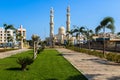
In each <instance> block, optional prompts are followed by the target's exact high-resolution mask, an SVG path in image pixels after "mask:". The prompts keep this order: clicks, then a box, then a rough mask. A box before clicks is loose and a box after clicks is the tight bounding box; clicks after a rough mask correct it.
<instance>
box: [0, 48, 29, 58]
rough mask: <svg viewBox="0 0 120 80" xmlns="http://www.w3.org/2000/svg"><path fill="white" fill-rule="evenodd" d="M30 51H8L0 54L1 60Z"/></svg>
mask: <svg viewBox="0 0 120 80" xmlns="http://www.w3.org/2000/svg"><path fill="white" fill-rule="evenodd" d="M28 50H30V49H19V50H13V51H7V52H0V59H2V58H5V57H9V56H11V55H14V54H18V53H21V52H23V51H28Z"/></svg>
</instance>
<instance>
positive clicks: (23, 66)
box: [17, 56, 34, 71]
mask: <svg viewBox="0 0 120 80" xmlns="http://www.w3.org/2000/svg"><path fill="white" fill-rule="evenodd" d="M33 61H34V60H33V59H32V58H30V57H28V56H27V57H19V58H18V60H17V63H18V64H20V65H21V70H23V71H24V70H25V69H26V67H27V65H30V64H32V63H33Z"/></svg>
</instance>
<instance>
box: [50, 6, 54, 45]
mask: <svg viewBox="0 0 120 80" xmlns="http://www.w3.org/2000/svg"><path fill="white" fill-rule="evenodd" d="M53 37H54V10H53V8H51V10H50V45H51V46H52V45H53Z"/></svg>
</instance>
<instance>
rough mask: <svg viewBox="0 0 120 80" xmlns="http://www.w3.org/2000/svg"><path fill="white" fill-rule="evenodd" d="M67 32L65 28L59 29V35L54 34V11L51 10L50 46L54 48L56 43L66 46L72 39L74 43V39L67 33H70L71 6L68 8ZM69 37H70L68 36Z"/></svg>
mask: <svg viewBox="0 0 120 80" xmlns="http://www.w3.org/2000/svg"><path fill="white" fill-rule="evenodd" d="M66 18H67V19H66V30H65V28H64V27H63V26H61V27H60V28H59V29H58V34H54V10H53V8H51V10H50V37H49V44H50V45H51V46H52V45H54V43H57V44H65V42H66V41H67V40H68V39H70V40H71V41H72V42H73V41H74V37H70V36H69V34H68V33H67V32H68V31H70V6H68V7H67V14H66ZM67 35H68V36H67Z"/></svg>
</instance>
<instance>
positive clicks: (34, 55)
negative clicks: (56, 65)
mask: <svg viewBox="0 0 120 80" xmlns="http://www.w3.org/2000/svg"><path fill="white" fill-rule="evenodd" d="M35 43H36V42H35V41H34V54H33V58H34V59H36V44H35Z"/></svg>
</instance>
